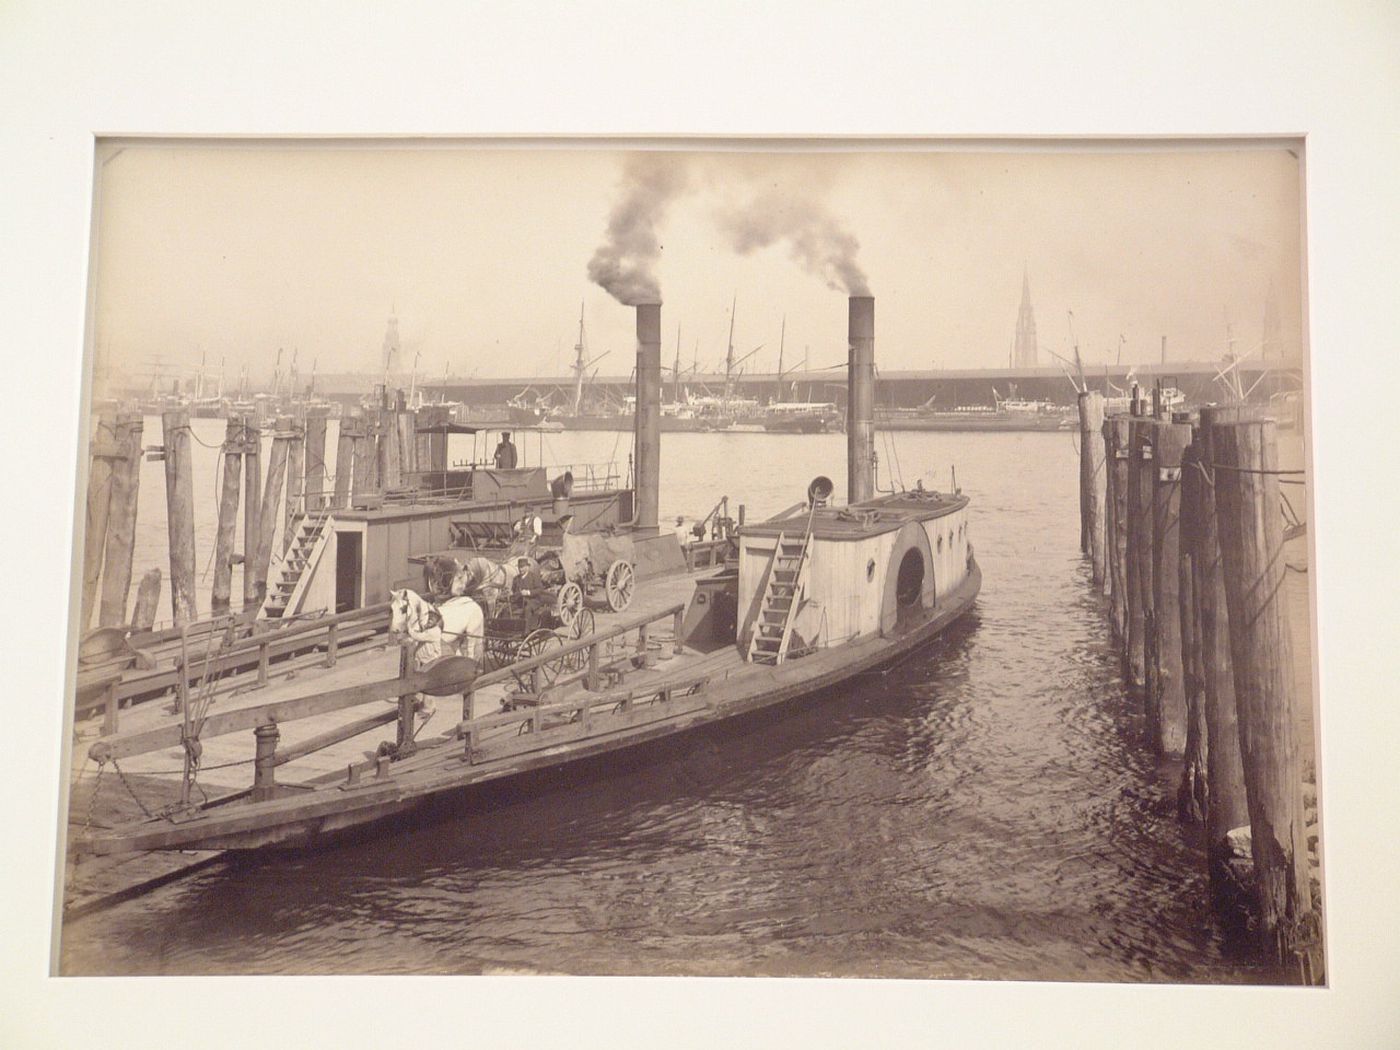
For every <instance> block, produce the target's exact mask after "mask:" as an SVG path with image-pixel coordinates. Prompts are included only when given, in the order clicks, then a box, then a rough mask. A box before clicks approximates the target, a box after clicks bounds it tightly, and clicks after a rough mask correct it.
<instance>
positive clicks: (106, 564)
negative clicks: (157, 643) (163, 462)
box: [97, 411, 143, 627]
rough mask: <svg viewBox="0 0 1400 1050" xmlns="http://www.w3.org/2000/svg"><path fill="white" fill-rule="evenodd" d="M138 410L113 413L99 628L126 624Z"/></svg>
mask: <svg viewBox="0 0 1400 1050" xmlns="http://www.w3.org/2000/svg"><path fill="white" fill-rule="evenodd" d="M142 427H143V424H142V421H141V413H140V412H136V411H125V412H119V413H118V414H117V451H118V456H117V458H116V459H114V460H113V461H112V500H111V505H110V507H109V508H108V512H107V546H106V550H105V552H104V553H103V555H102V604H101V607H100V608H99V609H98V611H97V622H98V624H99V625H100V626H102V627H116V626H119V625H121V624H124V623H126V598H127V595H128V594H129V593H130V591H131V559H132V557H133V556H134V555H135V553H136V511H137V497H138V495H139V493H140V490H141V431H142Z"/></svg>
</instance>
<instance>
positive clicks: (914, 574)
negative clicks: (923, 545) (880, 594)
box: [894, 548, 924, 609]
mask: <svg viewBox="0 0 1400 1050" xmlns="http://www.w3.org/2000/svg"><path fill="white" fill-rule="evenodd" d="M923 591H924V556H923V554H922V553H920V552H919V550H918V549H917V548H915V549H913V550H909V551H905V553H904V558H903V560H902V561H900V563H899V577H898V578H897V579H896V580H895V584H894V598H895V601H896V602H897V603H898V605H899V607H900V608H901V609H905V608H908V607H909V606H911V605H915V604H917V603H918V601H919V597H920V596H921V595H922V594H923Z"/></svg>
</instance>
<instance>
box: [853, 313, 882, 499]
mask: <svg viewBox="0 0 1400 1050" xmlns="http://www.w3.org/2000/svg"><path fill="white" fill-rule="evenodd" d="M847 333H848V342H849V344H850V359H849V363H848V365H847V372H846V502H847V503H861V502H864V501H865V500H868V499H873V498H874V496H875V300H874V298H873V297H871V296H869V295H853V296H851V299H850V306H849V313H848V321H847Z"/></svg>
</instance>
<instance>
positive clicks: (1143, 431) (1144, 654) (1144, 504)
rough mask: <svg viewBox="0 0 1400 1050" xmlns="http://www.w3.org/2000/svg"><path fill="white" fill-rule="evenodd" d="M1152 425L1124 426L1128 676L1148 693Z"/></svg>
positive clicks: (1142, 421)
mask: <svg viewBox="0 0 1400 1050" xmlns="http://www.w3.org/2000/svg"><path fill="white" fill-rule="evenodd" d="M1153 425H1154V424H1153V423H1152V421H1151V420H1150V419H1148V418H1147V417H1145V416H1140V415H1139V416H1134V417H1132V419H1131V421H1130V422H1129V425H1128V550H1127V555H1128V677H1129V679H1130V680H1131V682H1132V684H1133V685H1134V686H1135V687H1138V688H1141V689H1149V691H1150V686H1151V685H1152V683H1151V682H1150V681H1149V680H1148V676H1149V670H1148V669H1149V667H1150V666H1151V664H1152V654H1151V652H1150V648H1149V646H1150V642H1149V639H1150V636H1151V633H1152V632H1151V621H1152V441H1151V432H1152V427H1153Z"/></svg>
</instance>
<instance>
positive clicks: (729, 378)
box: [724, 294, 739, 401]
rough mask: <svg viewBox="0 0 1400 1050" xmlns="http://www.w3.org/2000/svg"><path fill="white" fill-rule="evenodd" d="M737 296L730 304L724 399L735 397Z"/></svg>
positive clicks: (725, 356) (725, 357)
mask: <svg viewBox="0 0 1400 1050" xmlns="http://www.w3.org/2000/svg"><path fill="white" fill-rule="evenodd" d="M738 302H739V296H738V295H737V294H736V295H735V296H734V299H733V301H731V302H730V304H729V349H728V351H727V352H726V353H725V355H724V399H725V400H726V401H728V400H729V399H730V398H732V397H733V396H734V308H735V306H737V305H738Z"/></svg>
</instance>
